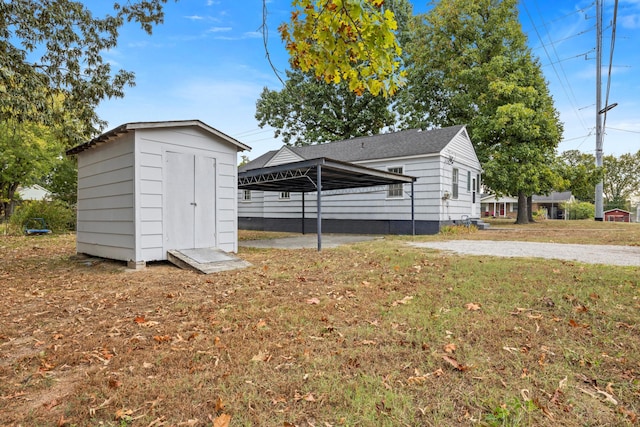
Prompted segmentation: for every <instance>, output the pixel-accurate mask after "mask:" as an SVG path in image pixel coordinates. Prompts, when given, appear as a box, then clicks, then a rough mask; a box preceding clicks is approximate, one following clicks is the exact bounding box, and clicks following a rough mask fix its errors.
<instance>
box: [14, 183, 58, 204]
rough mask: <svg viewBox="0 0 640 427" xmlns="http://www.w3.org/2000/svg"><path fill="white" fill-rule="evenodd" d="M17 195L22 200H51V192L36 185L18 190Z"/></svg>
mask: <svg viewBox="0 0 640 427" xmlns="http://www.w3.org/2000/svg"><path fill="white" fill-rule="evenodd" d="M18 194H19V195H20V198H21V199H22V200H51V196H52V194H51V191H49V190H47V189H46V188H44V187H41V186H39V185H38V184H34V185H31V186H29V187H20V188H18Z"/></svg>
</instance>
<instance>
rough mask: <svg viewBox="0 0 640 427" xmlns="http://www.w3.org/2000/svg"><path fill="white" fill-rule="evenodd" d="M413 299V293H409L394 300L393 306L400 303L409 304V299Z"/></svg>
mask: <svg viewBox="0 0 640 427" xmlns="http://www.w3.org/2000/svg"><path fill="white" fill-rule="evenodd" d="M412 299H413V296H411V295H407V296H406V297H404V298H402V299H399V300H397V301H394V302H393V303H392V304H391V306H392V307H396V306H398V305H404V304H409V301H411V300H412Z"/></svg>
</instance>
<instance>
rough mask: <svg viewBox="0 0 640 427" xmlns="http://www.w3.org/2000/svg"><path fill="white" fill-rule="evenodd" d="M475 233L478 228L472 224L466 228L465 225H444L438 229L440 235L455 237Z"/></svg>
mask: <svg viewBox="0 0 640 427" xmlns="http://www.w3.org/2000/svg"><path fill="white" fill-rule="evenodd" d="M476 231H478V227H476V226H475V225H473V224H472V225H470V226H469V227H467V226H466V225H444V226H442V227H441V228H440V234H446V235H451V236H456V235H458V234H469V233H475V232H476Z"/></svg>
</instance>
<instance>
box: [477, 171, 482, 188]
mask: <svg viewBox="0 0 640 427" xmlns="http://www.w3.org/2000/svg"><path fill="white" fill-rule="evenodd" d="M476 186H477V187H478V188H476V191H477V192H478V193H482V191H480V174H477V175H476Z"/></svg>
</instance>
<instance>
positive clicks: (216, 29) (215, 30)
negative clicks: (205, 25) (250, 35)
mask: <svg viewBox="0 0 640 427" xmlns="http://www.w3.org/2000/svg"><path fill="white" fill-rule="evenodd" d="M231 30H233V28H231V27H211V28H209V29H208V30H207V33H223V32H227V31H231Z"/></svg>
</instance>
